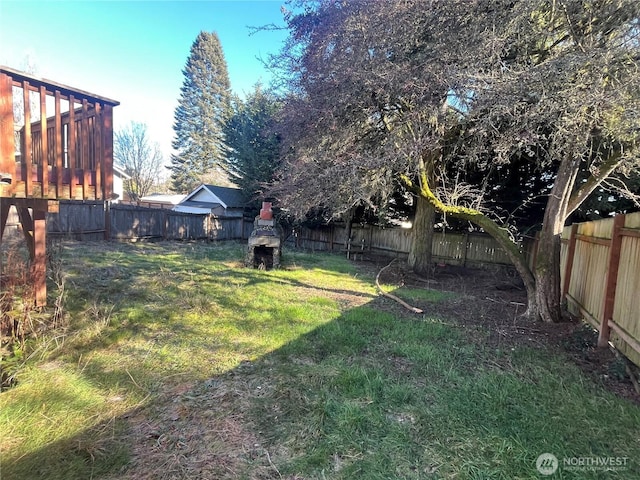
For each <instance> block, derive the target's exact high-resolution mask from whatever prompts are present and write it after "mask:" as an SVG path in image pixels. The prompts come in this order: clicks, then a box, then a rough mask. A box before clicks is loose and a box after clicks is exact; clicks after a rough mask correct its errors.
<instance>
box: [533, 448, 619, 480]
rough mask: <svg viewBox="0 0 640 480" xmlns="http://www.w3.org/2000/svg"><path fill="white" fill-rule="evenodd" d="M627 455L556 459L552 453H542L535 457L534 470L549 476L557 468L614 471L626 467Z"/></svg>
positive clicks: (581, 470)
mask: <svg viewBox="0 0 640 480" xmlns="http://www.w3.org/2000/svg"><path fill="white" fill-rule="evenodd" d="M628 461H629V458H628V457H597V456H592V457H564V458H563V459H562V461H559V460H558V457H556V456H555V455H554V454H552V453H543V454H541V455H538V458H537V459H536V470H538V472H539V473H540V474H541V475H544V476H549V475H553V474H554V473H556V472H557V471H558V469H559V468H561V469H562V470H565V471H573V472H586V471H589V472H605V471H606V472H616V471H622V470H626V469H627V468H628Z"/></svg>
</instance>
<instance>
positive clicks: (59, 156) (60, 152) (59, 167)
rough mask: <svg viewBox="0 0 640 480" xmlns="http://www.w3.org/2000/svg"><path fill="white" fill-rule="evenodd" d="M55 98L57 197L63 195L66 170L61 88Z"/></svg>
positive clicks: (56, 92)
mask: <svg viewBox="0 0 640 480" xmlns="http://www.w3.org/2000/svg"><path fill="white" fill-rule="evenodd" d="M54 99H55V110H56V113H55V125H54V128H55V138H56V148H55V152H56V198H60V197H62V175H63V172H64V164H63V156H64V149H63V144H62V143H63V142H62V140H63V139H62V113H61V111H60V90H56V91H55V93H54Z"/></svg>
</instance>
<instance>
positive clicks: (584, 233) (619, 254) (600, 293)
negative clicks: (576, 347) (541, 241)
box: [561, 212, 640, 365]
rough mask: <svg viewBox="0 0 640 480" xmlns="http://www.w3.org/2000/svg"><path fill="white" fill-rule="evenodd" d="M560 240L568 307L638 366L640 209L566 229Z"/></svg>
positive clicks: (639, 351) (604, 342)
mask: <svg viewBox="0 0 640 480" xmlns="http://www.w3.org/2000/svg"><path fill="white" fill-rule="evenodd" d="M562 239H563V244H564V248H563V249H562V253H563V258H562V261H563V267H564V268H563V270H561V273H562V277H563V278H562V285H563V293H565V295H566V298H567V302H568V308H569V310H570V311H572V312H573V313H576V314H580V315H581V316H582V317H584V318H585V319H586V320H587V321H589V322H590V323H591V324H593V325H594V326H595V327H596V328H598V330H599V331H600V339H599V344H600V345H606V344H607V342H608V341H609V340H611V341H612V342H613V343H614V344H615V345H616V347H617V348H618V349H619V350H620V351H621V352H622V353H623V354H624V355H626V356H627V357H628V358H629V359H631V360H632V361H633V362H634V363H636V364H638V365H640V212H638V213H632V214H628V215H617V216H616V217H614V218H607V219H603V220H598V221H595V222H585V223H580V224H577V225H573V226H569V227H566V228H565V229H564V232H563V234H562ZM572 245H573V247H572Z"/></svg>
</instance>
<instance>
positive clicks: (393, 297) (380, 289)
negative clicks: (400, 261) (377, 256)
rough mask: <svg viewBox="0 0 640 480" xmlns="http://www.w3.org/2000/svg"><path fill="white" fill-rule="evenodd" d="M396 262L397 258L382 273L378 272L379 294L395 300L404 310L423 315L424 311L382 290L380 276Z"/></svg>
mask: <svg viewBox="0 0 640 480" xmlns="http://www.w3.org/2000/svg"><path fill="white" fill-rule="evenodd" d="M395 261H396V259H395V258H394V259H393V260H391V263H389V265H387V266H386V267H382V268H381V269H380V271H379V272H378V275H376V288H377V289H378V292H380V294H381V295H384V296H385V297H387V298H390V299H391V300H393V301H395V302H398V303H399V304H400V305H402V306H403V307H404V308H406V309H407V310H411V311H412V312H413V313H422V310H420V309H419V308H416V307H412V306H411V305H409V304H408V303H407V302H405V301H404V300H402V299H401V298H398V297H396V296H395V295H392V294H391V293H387V292H385V291H384V290H382V287H381V286H380V274H381V273H382V272H384V271H385V270H386V269H387V268H389V267H390V266H391V264H392V263H393V262H395Z"/></svg>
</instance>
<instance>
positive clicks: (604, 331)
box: [598, 215, 625, 347]
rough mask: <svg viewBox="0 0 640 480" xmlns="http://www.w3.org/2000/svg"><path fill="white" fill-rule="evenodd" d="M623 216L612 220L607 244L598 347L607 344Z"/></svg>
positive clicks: (614, 295)
mask: <svg viewBox="0 0 640 480" xmlns="http://www.w3.org/2000/svg"><path fill="white" fill-rule="evenodd" d="M624 222H625V216H624V215H616V216H615V217H614V218H613V228H612V231H611V243H610V244H609V262H608V265H607V276H606V280H605V291H604V312H603V314H602V322H601V324H600V333H599V335H598V347H606V346H607V345H608V344H609V335H610V327H609V320H611V317H612V315H613V307H614V301H615V298H616V286H617V283H618V267H619V266H620V250H621V249H622V228H623V227H624Z"/></svg>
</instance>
